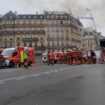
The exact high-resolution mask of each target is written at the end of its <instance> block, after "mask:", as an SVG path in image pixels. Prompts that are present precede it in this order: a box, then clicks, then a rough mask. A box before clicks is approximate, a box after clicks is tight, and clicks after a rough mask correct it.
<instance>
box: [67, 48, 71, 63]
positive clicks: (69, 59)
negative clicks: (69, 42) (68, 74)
mask: <svg viewBox="0 0 105 105" xmlns="http://www.w3.org/2000/svg"><path fill="white" fill-rule="evenodd" d="M67 64H72V50H68V52H67Z"/></svg>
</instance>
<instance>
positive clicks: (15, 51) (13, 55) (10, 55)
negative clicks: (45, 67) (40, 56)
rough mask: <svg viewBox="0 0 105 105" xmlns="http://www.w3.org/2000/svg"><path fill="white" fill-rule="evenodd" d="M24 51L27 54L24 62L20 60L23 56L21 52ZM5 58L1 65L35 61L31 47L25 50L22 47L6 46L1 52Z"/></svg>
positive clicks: (11, 65) (9, 65)
mask: <svg viewBox="0 0 105 105" xmlns="http://www.w3.org/2000/svg"><path fill="white" fill-rule="evenodd" d="M24 51H25V52H26V54H27V55H28V59H27V60H26V61H24V62H22V61H21V58H22V57H23V56H22V55H21V52H24ZM1 55H2V56H3V57H4V58H5V62H4V63H3V66H8V67H10V68H12V67H14V66H16V65H17V64H18V65H21V64H22V63H26V62H27V63H29V62H30V63H35V53H34V50H32V48H27V50H26V49H25V48H24V47H16V48H6V49H4V50H3V52H2V54H1Z"/></svg>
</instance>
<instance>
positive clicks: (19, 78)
mask: <svg viewBox="0 0 105 105" xmlns="http://www.w3.org/2000/svg"><path fill="white" fill-rule="evenodd" d="M23 79H26V78H24V77H18V78H15V80H19V81H20V80H23Z"/></svg>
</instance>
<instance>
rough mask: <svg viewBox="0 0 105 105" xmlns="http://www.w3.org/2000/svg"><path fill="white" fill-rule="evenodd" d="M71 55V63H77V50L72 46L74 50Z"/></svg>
mask: <svg viewBox="0 0 105 105" xmlns="http://www.w3.org/2000/svg"><path fill="white" fill-rule="evenodd" d="M72 56H73V65H77V51H76V49H75V48H74V51H73V53H72Z"/></svg>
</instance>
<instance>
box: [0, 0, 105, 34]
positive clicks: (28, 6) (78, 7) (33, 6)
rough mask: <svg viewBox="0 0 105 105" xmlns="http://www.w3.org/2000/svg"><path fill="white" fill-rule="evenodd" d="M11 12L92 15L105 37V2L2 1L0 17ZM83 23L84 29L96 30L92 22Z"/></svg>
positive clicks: (83, 0) (55, 0)
mask: <svg viewBox="0 0 105 105" xmlns="http://www.w3.org/2000/svg"><path fill="white" fill-rule="evenodd" d="M10 10H11V11H13V12H15V11H16V12H17V13H18V14H35V13H36V11H38V12H39V13H42V12H43V11H66V12H68V13H72V15H73V16H75V17H89V16H90V13H91V14H92V16H93V17H94V21H95V25H96V30H97V31H98V32H101V33H102V35H103V36H105V13H104V11H105V0H0V15H4V14H5V13H6V12H8V11H10ZM88 10H90V11H88ZM81 22H82V23H83V25H84V27H86V28H91V27H92V28H93V29H94V25H93V22H92V21H91V20H89V19H87V20H86V19H81Z"/></svg>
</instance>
